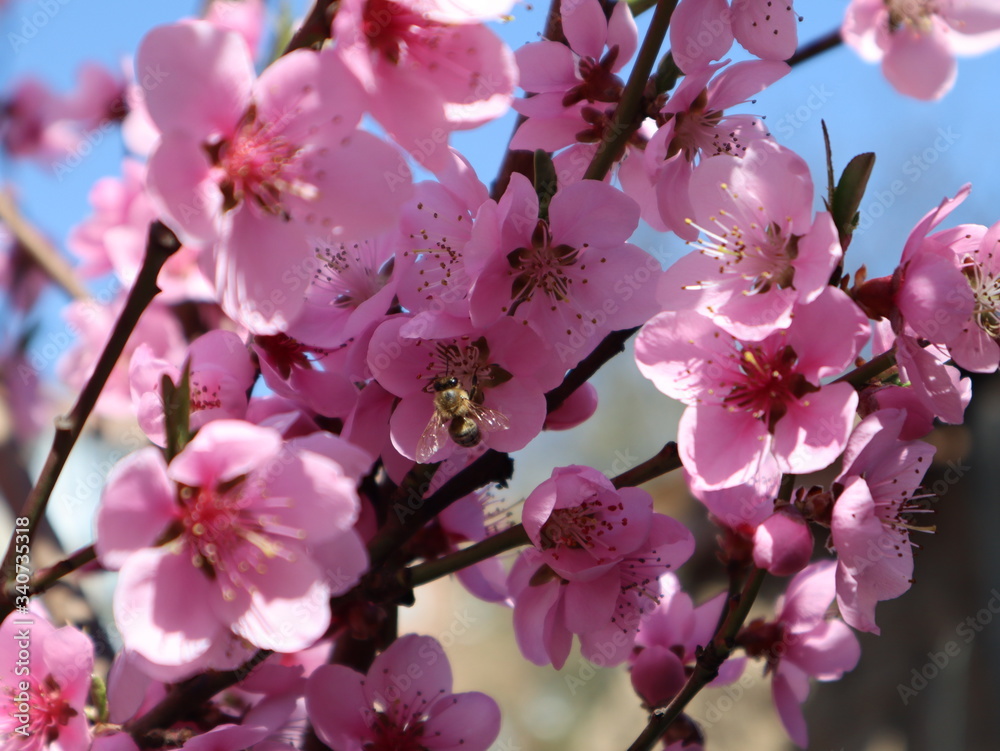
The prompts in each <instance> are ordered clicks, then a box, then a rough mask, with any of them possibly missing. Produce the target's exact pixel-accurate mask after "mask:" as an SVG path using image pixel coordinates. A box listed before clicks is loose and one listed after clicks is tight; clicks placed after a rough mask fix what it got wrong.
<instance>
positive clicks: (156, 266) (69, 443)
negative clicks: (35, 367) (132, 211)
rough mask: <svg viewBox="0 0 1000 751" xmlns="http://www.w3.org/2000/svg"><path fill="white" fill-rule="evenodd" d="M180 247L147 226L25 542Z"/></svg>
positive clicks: (9, 565) (29, 512) (32, 507)
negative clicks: (137, 264) (136, 265)
mask: <svg viewBox="0 0 1000 751" xmlns="http://www.w3.org/2000/svg"><path fill="white" fill-rule="evenodd" d="M179 247H180V242H179V241H178V240H177V237H176V236H175V235H174V233H173V232H171V231H170V230H169V229H167V227H166V226H165V225H164V224H162V223H161V222H159V221H157V222H153V223H152V224H151V225H150V227H149V239H148V242H147V244H146V255H145V258H144V259H143V262H142V268H141V269H140V270H139V275H138V276H137V277H136V280H135V285H134V286H133V287H132V290H131V291H130V292H129V295H128V299H127V300H126V301H125V307H124V308H123V309H122V312H121V314H120V315H119V316H118V320H117V321H116V322H115V326H114V329H113V330H112V332H111V337H110V338H109V339H108V343H107V344H106V345H105V347H104V351H103V352H101V356H100V358H98V360H97V364H96V365H95V366H94V372H93V373H92V374H91V376H90V378H89V379H88V380H87V384H86V385H85V386H84V387H83V391H81V392H80V397H79V398H78V399H77V401H76V404H75V405H73V409H72V410H71V411H70V413H69V414H68V415H66V416H64V417H61V418H59V419H57V421H56V433H55V436H54V437H53V438H52V447H51V449H49V455H48V457H47V458H46V460H45V465H44V466H43V467H42V472H41V474H40V475H39V478H38V482H37V483H36V484H35V487H33V488H32V489H31V493H29V494H28V498H27V500H26V501H25V503H24V507H23V508H22V509H21V513H20V514H19V516H21V517H26V518H27V519H28V536H29V539H33V537H34V534H35V531H36V529H37V527H38V524H39V520H40V519H41V518H42V517H43V516H44V514H45V507H46V505H47V504H48V502H49V497H50V496H51V495H52V490H53V488H54V487H55V484H56V480H58V479H59V474H60V473H61V472H62V469H63V467H64V466H65V464H66V460H67V459H68V458H69V453H70V451H71V450H72V448H73V446H74V445H75V444H76V441H77V439H78V438H79V437H80V434H81V433H82V432H83V426H84V425H85V424H86V422H87V418H88V417H89V416H90V413H91V411H92V410H93V409H94V405H95V404H97V399H98V397H99V396H100V395H101V391H102V390H103V388H104V384H105V383H106V382H107V380H108V377H109V376H110V375H111V371H112V370H113V369H114V367H115V364H116V363H117V362H118V358H119V357H120V356H121V353H122V351H123V350H124V349H125V344H126V342H128V339H129V336H131V334H132V330H133V329H134V328H135V325H136V323H138V321H139V317H140V316H141V315H142V313H143V311H144V310H145V309H146V307H147V306H148V305H149V303H150V302H151V301H152V299H153V298H154V297H155V296H156V295H157V294H158V293H159V291H160V290H159V288H158V287H157V286H156V277H157V276H158V275H159V273H160V269H161V268H162V267H163V264H164V263H166V261H167V259H168V258H170V256H171V255H172V254H173V253H174V252H176V250H177V249H178V248H179ZM16 549H17V548H16V546H15V545H14V540H13V539H11V542H10V546H9V547H8V548H7V555H6V557H5V558H4V561H3V567H2V569H0V581H2V583H3V587H2V593H3V597H2V598H0V618H2V617H5V616H6V615H7V614H8V613H9V612H10V609H11V608H12V600H11V598H10V596H9V595H10V593H9V592H7V584H8V583H9V581H10V579H11V572H12V571H13V570H14V561H15V559H16V555H15V551H16Z"/></svg>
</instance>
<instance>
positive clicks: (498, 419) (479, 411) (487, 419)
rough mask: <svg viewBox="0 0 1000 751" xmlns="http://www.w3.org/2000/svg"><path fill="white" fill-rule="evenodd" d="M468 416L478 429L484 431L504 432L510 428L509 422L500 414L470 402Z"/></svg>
mask: <svg viewBox="0 0 1000 751" xmlns="http://www.w3.org/2000/svg"><path fill="white" fill-rule="evenodd" d="M469 415H470V416H471V417H472V419H473V420H475V421H476V424H478V425H479V427H480V428H485V429H486V430H506V429H507V428H509V427H510V420H508V419H507V418H506V417H505V416H504V415H503V414H501V413H500V412H497V411H496V410H495V409H490V408H489V407H481V406H480V405H478V404H475V403H472V402H470V403H469Z"/></svg>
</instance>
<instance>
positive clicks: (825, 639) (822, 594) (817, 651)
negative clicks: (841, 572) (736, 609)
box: [736, 560, 861, 748]
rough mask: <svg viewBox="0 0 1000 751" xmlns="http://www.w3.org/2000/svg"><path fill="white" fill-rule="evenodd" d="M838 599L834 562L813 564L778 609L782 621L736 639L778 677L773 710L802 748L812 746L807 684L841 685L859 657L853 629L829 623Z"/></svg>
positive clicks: (749, 629) (756, 626)
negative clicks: (806, 707)
mask: <svg viewBox="0 0 1000 751" xmlns="http://www.w3.org/2000/svg"><path fill="white" fill-rule="evenodd" d="M834 594H835V592H834V562H833V561H830V560H826V561H818V562H816V563H813V564H811V565H810V566H808V567H806V568H804V569H803V570H802V571H800V572H799V573H798V574H796V575H795V577H794V578H793V579H792V580H791V581H790V582H789V584H788V589H787V591H786V592H785V594H784V595H783V596H782V597H781V598H779V600H778V602H777V604H776V605H775V609H776V610H777V611H778V616H777V618H776V619H775V621H774V622H773V623H765V622H763V621H762V620H757V621H754V622H753V623H750V624H749V625H748V626H746V627H745V628H744V629H743V630H742V631H741V632H740V634H739V635H738V636H737V637H736V641H737V643H738V644H740V645H742V646H743V647H744V648H745V649H746V651H747V654H748V655H750V656H751V657H764V658H765V659H766V660H767V666H766V670H769V671H773V673H774V677H773V678H772V681H771V693H772V696H773V697H774V704H775V706H776V707H777V708H778V714H779V715H780V716H781V722H782V724H783V725H784V726H785V730H786V731H787V732H788V735H789V737H791V739H792V741H793V742H794V743H795V745H797V746H799V747H801V748H806V746H808V732H807V729H806V723H805V719H804V718H803V716H802V707H801V704H802V702H804V701H805V700H806V698H807V697H808V696H809V678H810V677H813V678H815V679H816V680H820V681H835V680H838V679H839V678H840V677H841V676H842V675H843V674H844V673H846V672H847V671H849V670H853V669H854V667H855V665H857V664H858V659H860V657H861V645H860V644H858V638H857V637H856V636H855V635H854V633H853V632H852V631H851V629H850V628H848V627H847V625H846V624H844V623H843V622H841V621H838V620H826V611H827V609H828V608H829V607H830V604H831V603H832V602H833V598H834Z"/></svg>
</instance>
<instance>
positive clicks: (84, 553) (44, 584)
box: [31, 545, 97, 596]
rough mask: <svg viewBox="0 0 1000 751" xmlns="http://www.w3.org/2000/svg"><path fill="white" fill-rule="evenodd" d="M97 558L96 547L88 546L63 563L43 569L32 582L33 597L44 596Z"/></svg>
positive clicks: (64, 559) (62, 561)
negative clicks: (43, 594)
mask: <svg viewBox="0 0 1000 751" xmlns="http://www.w3.org/2000/svg"><path fill="white" fill-rule="evenodd" d="M96 558H97V551H96V550H95V549H94V546H93V545H88V546H87V547H85V548H80V549H79V550H77V551H76V552H75V553H73V554H72V555H70V556H68V557H66V558H63V559H62V560H61V561H58V562H56V563H53V564H52V565H51V566H49V567H48V568H44V569H42V570H41V571H39V572H38V573H37V574H35V576H34V578H32V580H31V595H32V596H34V595H40V594H42V593H43V592H45V591H46V590H47V589H48V588H49V587H51V586H52V585H53V584H55V583H56V582H58V581H59V580H60V579H62V578H63V577H64V576H66V575H67V574H71V573H73V572H74V571H76V570H77V569H80V568H83V567H84V566H86V565H87V564H88V563H90V562H91V561H93V560H95V559H96Z"/></svg>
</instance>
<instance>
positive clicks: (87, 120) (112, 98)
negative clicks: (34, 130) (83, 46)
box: [62, 62, 125, 132]
mask: <svg viewBox="0 0 1000 751" xmlns="http://www.w3.org/2000/svg"><path fill="white" fill-rule="evenodd" d="M76 78H77V82H76V86H75V87H74V89H73V90H72V91H71V92H70V93H69V94H67V95H66V96H65V97H64V99H63V102H62V113H63V116H64V117H65V118H67V119H69V120H72V121H74V122H76V123H77V124H78V127H79V128H80V129H81V130H82V131H85V132H86V131H91V130H94V129H95V128H99V127H100V126H102V125H105V124H107V123H109V122H117V121H120V120H121V119H122V118H123V117H124V116H125V101H124V98H125V81H124V79H123V76H122V74H121V73H118V74H115V73H112V72H111V71H110V70H108V69H107V68H105V67H104V66H103V65H101V64H99V63H95V62H85V63H84V64H83V65H81V66H80V69H79V70H78V71H77V75H76Z"/></svg>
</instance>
